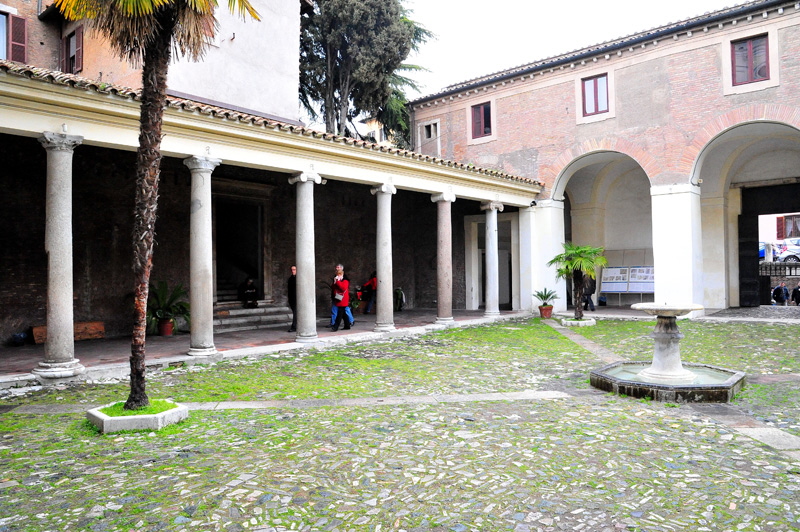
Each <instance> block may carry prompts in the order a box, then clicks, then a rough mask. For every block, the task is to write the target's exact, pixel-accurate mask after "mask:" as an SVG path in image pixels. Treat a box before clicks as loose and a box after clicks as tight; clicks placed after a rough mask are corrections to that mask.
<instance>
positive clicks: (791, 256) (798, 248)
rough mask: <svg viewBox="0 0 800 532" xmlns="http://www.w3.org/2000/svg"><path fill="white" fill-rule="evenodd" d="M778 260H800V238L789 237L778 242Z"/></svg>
mask: <svg viewBox="0 0 800 532" xmlns="http://www.w3.org/2000/svg"><path fill="white" fill-rule="evenodd" d="M778 244H779V247H778V260H779V261H781V262H800V238H787V239H785V240H781V241H780V242H778Z"/></svg>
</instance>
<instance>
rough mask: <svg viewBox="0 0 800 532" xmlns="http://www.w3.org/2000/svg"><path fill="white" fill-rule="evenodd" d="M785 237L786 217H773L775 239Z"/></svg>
mask: <svg viewBox="0 0 800 532" xmlns="http://www.w3.org/2000/svg"><path fill="white" fill-rule="evenodd" d="M784 238H786V219H785V218H784V217H783V216H778V217H777V218H775V239H776V240H783V239H784Z"/></svg>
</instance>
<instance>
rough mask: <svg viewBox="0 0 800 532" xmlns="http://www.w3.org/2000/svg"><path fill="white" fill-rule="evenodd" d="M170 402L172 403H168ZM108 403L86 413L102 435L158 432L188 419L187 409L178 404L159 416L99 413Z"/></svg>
mask: <svg viewBox="0 0 800 532" xmlns="http://www.w3.org/2000/svg"><path fill="white" fill-rule="evenodd" d="M170 402H172V401H170ZM113 404H115V403H109V404H107V405H103V406H101V407H98V408H93V409H91V410H89V411H87V412H86V419H88V420H89V421H90V422H91V423H92V424H93V425H94V426H95V427H97V428H98V429H100V432H102V433H103V434H109V433H112V432H119V431H121V430H148V431H153V430H158V429H162V428H164V427H166V426H167V425H174V424H175V423H178V422H180V421H183V420H184V419H187V418H188V417H189V408H187V407H186V406H184V405H179V404H178V403H173V404H174V405H175V408H172V409H170V410H166V411H164V412H161V413H159V414H148V415H140V416H118V417H110V416H107V415H105V414H104V413H102V412H100V409H101V408H105V407H107V406H111V405H113Z"/></svg>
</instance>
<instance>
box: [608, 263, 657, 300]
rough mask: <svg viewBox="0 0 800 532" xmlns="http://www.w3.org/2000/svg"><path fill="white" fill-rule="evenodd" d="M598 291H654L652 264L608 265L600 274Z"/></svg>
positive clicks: (643, 292) (650, 292) (645, 292)
mask: <svg viewBox="0 0 800 532" xmlns="http://www.w3.org/2000/svg"><path fill="white" fill-rule="evenodd" d="M600 291H601V292H605V293H611V294H626V293H635V294H652V293H654V292H655V275H654V272H653V266H609V267H607V268H603V273H602V275H601V276H600Z"/></svg>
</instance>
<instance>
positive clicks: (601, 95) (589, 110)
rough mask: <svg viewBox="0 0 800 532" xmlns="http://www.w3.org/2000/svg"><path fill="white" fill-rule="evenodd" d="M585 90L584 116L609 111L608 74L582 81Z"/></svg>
mask: <svg viewBox="0 0 800 532" xmlns="http://www.w3.org/2000/svg"><path fill="white" fill-rule="evenodd" d="M581 85H582V90H583V116H592V115H597V114H600V113H607V112H608V74H601V75H599V76H594V77H591V78H586V79H584V80H582V81H581Z"/></svg>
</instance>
